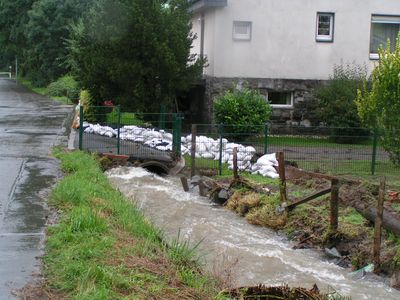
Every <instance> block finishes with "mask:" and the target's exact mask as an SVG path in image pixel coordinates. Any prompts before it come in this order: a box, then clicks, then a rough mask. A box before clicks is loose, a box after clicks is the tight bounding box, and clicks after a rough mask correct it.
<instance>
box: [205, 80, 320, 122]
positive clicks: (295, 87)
mask: <svg viewBox="0 0 400 300" xmlns="http://www.w3.org/2000/svg"><path fill="white" fill-rule="evenodd" d="M324 82H326V81H323V80H301V79H271V78H225V77H210V76H207V77H206V78H205V85H206V86H205V97H204V101H205V105H204V108H205V111H204V112H203V113H204V114H203V116H204V117H205V121H206V122H209V123H211V121H212V116H213V100H214V99H215V98H216V97H217V96H219V95H221V94H224V93H225V91H226V90H228V89H231V88H232V87H234V86H236V87H242V86H247V87H249V88H252V89H258V90H259V91H260V92H261V94H263V95H267V92H268V91H274V92H293V107H287V108H286V107H285V108H276V107H274V109H273V116H272V119H273V120H274V121H277V122H282V123H283V122H289V123H290V122H301V121H304V118H303V117H302V116H303V115H304V112H302V111H296V110H298V109H301V108H298V106H300V107H302V106H301V105H299V103H301V102H304V101H310V100H312V99H313V95H312V91H313V90H314V89H315V88H316V87H317V86H319V85H321V84H324Z"/></svg>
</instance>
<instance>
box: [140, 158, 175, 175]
mask: <svg viewBox="0 0 400 300" xmlns="http://www.w3.org/2000/svg"><path fill="white" fill-rule="evenodd" d="M140 167H142V168H144V169H146V170H147V171H149V172H151V173H155V174H157V175H167V174H168V173H169V168H168V167H167V166H166V165H165V164H163V163H161V162H158V161H146V162H144V163H142V164H140Z"/></svg>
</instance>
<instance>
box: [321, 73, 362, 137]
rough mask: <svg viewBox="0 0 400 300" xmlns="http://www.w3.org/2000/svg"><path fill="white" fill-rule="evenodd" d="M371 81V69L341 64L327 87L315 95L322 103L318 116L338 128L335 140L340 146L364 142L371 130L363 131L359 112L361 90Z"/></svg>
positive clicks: (334, 134) (334, 135) (333, 135)
mask: <svg viewBox="0 0 400 300" xmlns="http://www.w3.org/2000/svg"><path fill="white" fill-rule="evenodd" d="M366 80H367V69H366V67H365V66H364V67H361V66H358V65H345V66H343V65H337V66H335V67H334V70H333V76H332V77H331V79H330V80H329V82H328V83H327V84H326V85H322V86H321V87H319V88H317V89H316V90H315V92H314V95H315V97H316V98H317V99H318V100H319V103H320V105H319V108H318V111H317V116H319V118H320V120H321V121H322V122H324V123H325V124H326V125H327V126H330V127H334V129H333V130H332V133H331V138H330V139H331V140H332V141H334V142H337V143H355V142H361V141H364V140H365V139H366V138H367V137H368V136H369V130H364V129H360V127H361V120H360V118H359V116H358V113H357V105H356V103H355V99H356V98H357V90H358V89H360V88H361V87H362V86H363V84H364V82H366Z"/></svg>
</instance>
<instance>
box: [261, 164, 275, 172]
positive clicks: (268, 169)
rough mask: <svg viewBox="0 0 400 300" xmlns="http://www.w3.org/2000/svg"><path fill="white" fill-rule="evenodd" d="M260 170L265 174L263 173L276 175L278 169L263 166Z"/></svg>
mask: <svg viewBox="0 0 400 300" xmlns="http://www.w3.org/2000/svg"><path fill="white" fill-rule="evenodd" d="M259 170H260V172H263V173H265V172H275V173H276V169H275V168H274V167H273V166H271V165H263V166H262V167H261V168H260V169H259Z"/></svg>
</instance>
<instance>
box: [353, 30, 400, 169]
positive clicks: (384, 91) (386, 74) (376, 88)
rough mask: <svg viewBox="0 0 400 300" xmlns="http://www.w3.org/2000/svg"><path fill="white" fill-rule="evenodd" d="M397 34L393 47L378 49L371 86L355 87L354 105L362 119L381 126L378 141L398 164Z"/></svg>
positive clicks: (399, 59) (399, 41)
mask: <svg viewBox="0 0 400 300" xmlns="http://www.w3.org/2000/svg"><path fill="white" fill-rule="evenodd" d="M399 74H400V34H399V37H398V38H397V43H396V47H395V50H394V51H393V52H391V51H390V43H388V45H387V48H386V49H383V48H381V49H380V50H379V65H378V66H377V67H376V68H375V69H374V70H373V72H372V89H371V91H369V90H368V88H367V87H366V85H365V86H364V87H363V88H362V89H361V88H360V89H359V90H358V95H357V108H358V113H359V115H360V117H361V119H362V120H363V122H364V123H365V124H366V125H368V126H371V127H379V128H380V129H382V133H381V138H382V145H383V147H384V148H385V150H386V151H388V152H389V155H390V158H391V160H392V161H393V162H394V163H395V164H397V165H400V122H399V115H400V76H399Z"/></svg>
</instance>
